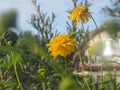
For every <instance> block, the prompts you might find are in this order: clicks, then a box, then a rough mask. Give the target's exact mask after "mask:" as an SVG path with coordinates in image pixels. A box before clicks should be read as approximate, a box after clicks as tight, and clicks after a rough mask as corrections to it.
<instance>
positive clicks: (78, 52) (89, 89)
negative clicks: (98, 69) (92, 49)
mask: <svg viewBox="0 0 120 90" xmlns="http://www.w3.org/2000/svg"><path fill="white" fill-rule="evenodd" d="M78 54H79V59H80V65H81V68H82V73H83V79H84V81H85V83H86V85H87V87H88V90H90V87H89V84H88V82H87V80H86V77H85V76H84V68H83V63H82V57H81V54H80V49H79V48H78Z"/></svg>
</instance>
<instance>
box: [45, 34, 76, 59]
mask: <svg viewBox="0 0 120 90" xmlns="http://www.w3.org/2000/svg"><path fill="white" fill-rule="evenodd" d="M47 46H49V49H48V51H49V52H51V55H52V56H53V57H54V58H56V57H57V56H58V55H60V56H63V57H66V56H67V55H69V54H70V53H71V52H73V51H74V49H75V39H74V38H71V37H70V35H69V34H62V35H59V36H56V37H54V38H52V39H51V41H50V43H49V44H47Z"/></svg>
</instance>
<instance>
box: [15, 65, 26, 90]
mask: <svg viewBox="0 0 120 90" xmlns="http://www.w3.org/2000/svg"><path fill="white" fill-rule="evenodd" d="M13 66H14V71H15V75H16V79H17V82H18V85H19V87H20V90H24V89H23V87H22V84H21V83H20V80H19V77H18V73H17V69H16V65H15V64H14V65H13Z"/></svg>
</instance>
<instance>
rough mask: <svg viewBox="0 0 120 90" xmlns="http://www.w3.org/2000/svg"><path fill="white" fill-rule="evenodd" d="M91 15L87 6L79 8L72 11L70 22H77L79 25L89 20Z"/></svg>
mask: <svg viewBox="0 0 120 90" xmlns="http://www.w3.org/2000/svg"><path fill="white" fill-rule="evenodd" d="M89 13H90V12H89V11H88V7H87V6H84V5H83V6H77V7H76V8H74V9H73V10H72V11H71V14H70V21H75V22H76V24H78V22H79V20H80V21H81V22H82V23H85V22H87V21H88V20H89V17H90V15H89Z"/></svg>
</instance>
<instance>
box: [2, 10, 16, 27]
mask: <svg viewBox="0 0 120 90" xmlns="http://www.w3.org/2000/svg"><path fill="white" fill-rule="evenodd" d="M16 16H17V13H16V11H15V10H11V11H9V12H6V13H3V14H2V15H0V27H3V29H8V28H10V27H15V24H16Z"/></svg>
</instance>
